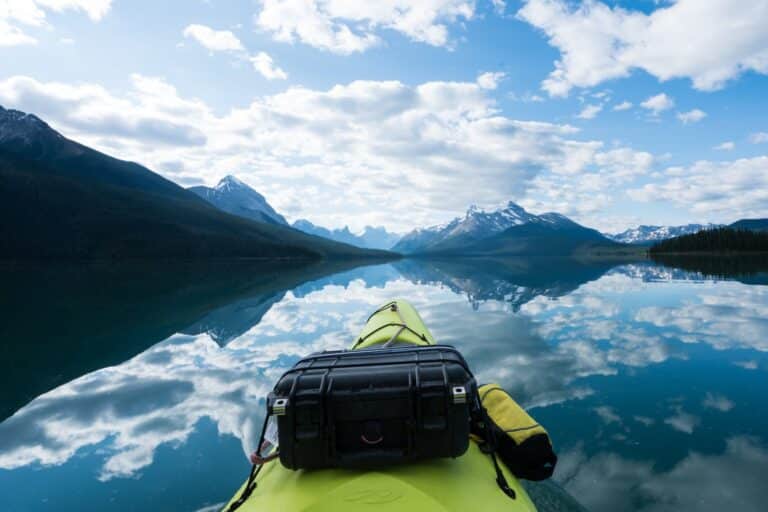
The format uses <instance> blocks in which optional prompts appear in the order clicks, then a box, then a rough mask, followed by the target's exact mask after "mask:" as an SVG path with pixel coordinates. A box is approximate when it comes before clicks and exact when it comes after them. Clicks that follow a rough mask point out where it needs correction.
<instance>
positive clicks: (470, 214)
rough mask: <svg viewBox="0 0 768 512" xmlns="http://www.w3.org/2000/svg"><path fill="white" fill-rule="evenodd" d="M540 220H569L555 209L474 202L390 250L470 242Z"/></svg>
mask: <svg viewBox="0 0 768 512" xmlns="http://www.w3.org/2000/svg"><path fill="white" fill-rule="evenodd" d="M535 221H541V222H542V223H545V224H549V225H553V224H558V223H561V222H564V221H568V222H570V221H569V220H568V219H567V218H566V217H564V216H562V215H560V214H558V213H545V214H543V215H534V214H532V213H528V212H527V211H525V209H524V208H523V207H522V206H520V205H518V204H516V203H514V202H512V201H510V202H509V203H508V204H507V205H506V206H505V207H504V208H501V209H499V210H495V211H491V212H486V211H485V210H481V209H480V208H478V207H477V206H475V205H472V206H470V207H469V209H468V210H467V213H466V214H464V216H463V217H457V218H455V219H453V220H452V221H451V222H449V223H447V224H443V225H439V226H432V227H428V228H422V229H415V230H413V231H411V232H410V233H408V234H407V235H405V236H403V237H402V238H401V239H400V241H399V242H398V243H397V245H395V246H394V247H393V248H392V250H394V251H396V252H401V253H415V252H422V251H425V250H428V249H431V248H435V247H438V246H445V245H448V244H451V243H454V242H456V243H458V242H459V241H462V242H470V241H475V240H481V239H484V238H488V237H491V236H493V235H495V234H497V233H501V232H502V231H506V230H507V229H509V228H511V227H514V226H522V225H524V224H528V223H530V222H535Z"/></svg>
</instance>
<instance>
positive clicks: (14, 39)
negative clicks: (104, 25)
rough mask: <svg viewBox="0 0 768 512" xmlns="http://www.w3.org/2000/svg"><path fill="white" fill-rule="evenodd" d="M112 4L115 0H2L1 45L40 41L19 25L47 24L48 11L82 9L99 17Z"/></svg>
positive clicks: (90, 14)
mask: <svg viewBox="0 0 768 512" xmlns="http://www.w3.org/2000/svg"><path fill="white" fill-rule="evenodd" d="M111 5H112V0H4V1H3V2H2V3H0V47H3V46H18V45H23V44H34V43H36V42H37V40H36V39H35V38H34V37H33V36H31V35H29V34H27V33H26V32H24V29H23V28H21V27H20V26H19V25H22V26H26V27H36V28H39V27H46V26H48V22H47V18H46V12H49V11H53V12H57V13H58V12H62V11H65V10H71V11H80V12H83V13H85V14H86V15H87V16H88V17H89V18H90V19H91V20H92V21H99V20H101V19H102V18H103V17H104V16H105V15H106V14H107V12H109V9H110V7H111Z"/></svg>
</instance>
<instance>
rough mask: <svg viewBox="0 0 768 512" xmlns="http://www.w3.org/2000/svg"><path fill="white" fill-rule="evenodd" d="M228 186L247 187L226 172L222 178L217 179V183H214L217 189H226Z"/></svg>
mask: <svg viewBox="0 0 768 512" xmlns="http://www.w3.org/2000/svg"><path fill="white" fill-rule="evenodd" d="M230 187H248V185H246V184H245V183H243V182H242V181H240V180H239V179H237V178H235V177H234V176H232V175H231V174H228V175H226V176H224V177H223V178H221V180H220V181H219V184H218V185H216V188H217V189H219V190H226V189H229V188H230Z"/></svg>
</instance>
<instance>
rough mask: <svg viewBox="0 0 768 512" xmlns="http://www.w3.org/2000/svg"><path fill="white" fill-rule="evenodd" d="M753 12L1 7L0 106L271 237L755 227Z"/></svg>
mask: <svg viewBox="0 0 768 512" xmlns="http://www.w3.org/2000/svg"><path fill="white" fill-rule="evenodd" d="M767 26H768V0H741V1H738V2H734V1H733V0H676V1H663V0H633V1H628V0H627V1H620V0H602V1H598V0H584V1H577V0H569V1H567V0H523V1H516V0H507V1H502V0H476V1H473V0H377V1H376V2H361V1H358V0H256V1H254V0H237V1H235V0H183V1H182V0H175V1H164V2H157V1H145V0H131V1H128V0H0V105H3V106H4V107H6V108H16V109H19V110H23V111H26V112H31V113H34V114H37V115H38V116H40V117H41V118H42V119H44V120H45V121H47V122H48V123H49V124H50V125H51V126H52V127H53V128H55V129H57V130H58V131H60V132H61V133H62V134H64V135H65V136H67V137H69V138H72V139H74V140H77V141H79V142H82V143H84V144H86V145H89V146H91V147H94V148H96V149H99V150H101V151H104V152H106V153H108V154H110V155H113V156H115V157H118V158H122V159H127V160H133V161H136V162H139V163H141V164H143V165H145V166H147V167H148V168H150V169H152V170H153V171H155V172H158V173H160V174H162V175H163V176H165V177H166V178H168V179H171V180H173V181H175V182H177V183H179V184H180V185H182V186H191V185H197V184H208V185H214V184H216V183H217V182H218V180H219V179H220V178H222V177H223V176H225V175H227V174H233V175H235V176H237V177H238V178H240V179H241V180H243V181H245V182H246V183H248V184H250V185H251V186H253V187H254V188H255V189H256V190H258V191H259V192H261V193H262V194H263V195H264V196H265V197H266V198H267V200H268V201H269V202H270V203H271V204H272V205H273V206H274V207H275V208H276V209H277V210H278V211H279V212H281V213H283V214H284V215H285V216H286V217H287V218H288V219H289V220H290V221H293V220H296V219H299V218H306V219H309V220H310V221H312V222H314V223H315V224H319V225H323V226H326V227H342V226H344V225H349V226H350V227H351V228H352V229H353V230H361V229H362V228H363V227H364V226H365V225H382V226H385V227H387V228H388V229H390V230H392V231H397V232H405V231H409V230H411V229H413V228H416V227H422V226H428V225H432V224H439V223H443V222H446V221H448V220H450V219H452V218H453V217H456V216H459V215H462V214H463V213H464V211H465V210H466V209H467V208H468V207H469V206H470V205H472V204H476V205H478V206H480V207H481V208H485V209H494V208H497V207H499V206H500V205H503V204H506V203H507V202H508V201H515V202H517V203H519V204H520V205H522V206H524V207H525V208H526V209H528V210H529V211H531V212H533V213H544V212H547V211H557V212H560V213H563V214H565V215H568V216H570V217H572V218H573V219H574V220H576V221H578V222H581V223H582V224H585V225H587V226H590V227H595V228H597V229H600V230H602V231H605V232H619V231H622V230H624V229H626V228H629V227H633V226H636V225H638V224H659V225H677V224H685V223H689V222H700V223H706V222H716V223H730V222H733V221H735V220H737V219H739V218H744V217H766V216H768V30H766V28H765V27H767Z"/></svg>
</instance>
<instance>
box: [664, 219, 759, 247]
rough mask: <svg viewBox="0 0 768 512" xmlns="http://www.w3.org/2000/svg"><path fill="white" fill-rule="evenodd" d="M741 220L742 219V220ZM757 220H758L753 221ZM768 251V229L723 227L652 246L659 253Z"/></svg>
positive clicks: (678, 237)
mask: <svg viewBox="0 0 768 512" xmlns="http://www.w3.org/2000/svg"><path fill="white" fill-rule="evenodd" d="M740 222H741V221H740ZM753 222H756V221H753ZM762 252H764V253H768V231H753V230H751V229H743V228H733V227H722V228H714V229H705V230H702V231H699V232H697V233H692V234H688V235H682V236H677V237H674V238H669V239H667V240H662V241H661V242H658V243H656V244H654V245H653V246H651V248H650V249H649V253H650V254H651V256H653V255H657V254H684V253H696V254H702V253H708V254H732V253H762Z"/></svg>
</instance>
